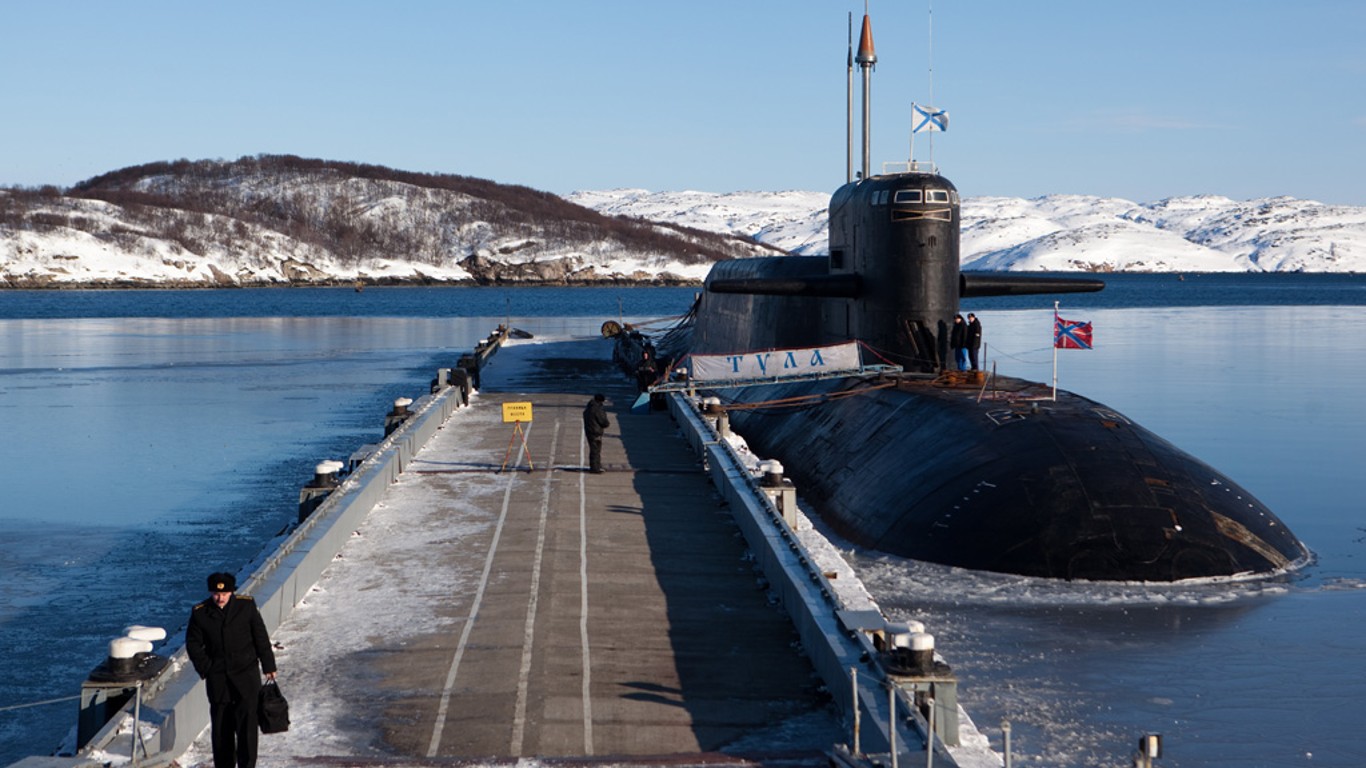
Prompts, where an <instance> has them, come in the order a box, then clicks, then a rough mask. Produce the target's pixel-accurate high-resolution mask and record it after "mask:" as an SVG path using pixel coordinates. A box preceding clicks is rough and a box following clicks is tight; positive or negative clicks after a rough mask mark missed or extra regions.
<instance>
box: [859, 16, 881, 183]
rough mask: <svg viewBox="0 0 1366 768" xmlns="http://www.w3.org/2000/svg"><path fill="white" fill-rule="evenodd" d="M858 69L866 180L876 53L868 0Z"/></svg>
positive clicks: (869, 162)
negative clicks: (859, 74) (861, 100)
mask: <svg viewBox="0 0 1366 768" xmlns="http://www.w3.org/2000/svg"><path fill="white" fill-rule="evenodd" d="M854 61H857V62H858V66H859V69H860V70H862V71H863V176H862V177H861V178H864V179H866V178H868V175H869V167H870V166H871V165H872V160H871V158H870V157H869V152H870V147H869V133H870V132H869V116H870V115H871V113H872V108H871V105H870V98H871V93H872V77H871V72H870V71H871V70H872V68H873V65H875V64H877V53H876V52H874V51H873V22H872V21H871V20H869V18H868V0H863V31H862V32H861V33H860V34H859V38H858V56H856V57H854Z"/></svg>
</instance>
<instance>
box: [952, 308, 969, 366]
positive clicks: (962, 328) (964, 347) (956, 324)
mask: <svg viewBox="0 0 1366 768" xmlns="http://www.w3.org/2000/svg"><path fill="white" fill-rule="evenodd" d="M949 346H950V347H952V348H953V359H954V361H955V362H956V363H957V364H958V370H960V371H966V370H967V369H968V326H967V324H966V323H964V322H963V316H962V315H954V316H953V330H952V331H950V332H949Z"/></svg>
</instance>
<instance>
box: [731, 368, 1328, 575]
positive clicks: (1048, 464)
mask: <svg viewBox="0 0 1366 768" xmlns="http://www.w3.org/2000/svg"><path fill="white" fill-rule="evenodd" d="M999 385H1000V386H1001V387H1003V388H1004V389H1005V390H1008V391H1002V390H998V391H997V395H998V397H1002V398H1004V397H1009V398H1011V399H1009V400H1006V399H991V398H984V399H983V400H982V401H981V402H978V399H977V396H978V393H979V387H978V386H968V385H966V384H964V385H954V384H948V385H946V384H945V383H944V382H943V381H942V380H941V381H932V380H925V379H918V380H894V379H888V380H884V381H883V382H882V383H881V384H875V383H870V382H868V381H863V380H858V379H835V380H827V381H823V382H803V383H800V384H786V385H765V386H757V387H750V388H745V389H737V390H721V391H718V392H717V394H719V395H720V397H721V399H722V401H723V403H726V404H727V407H728V410H729V412H730V419H731V424H732V426H733V427H734V428H735V430H736V431H737V432H738V433H739V434H741V435H743V436H744V437H745V440H746V442H748V443H749V445H750V447H751V448H752V449H753V450H754V451H755V452H756V453H757V454H758V455H761V456H764V457H766V458H768V457H772V458H777V459H779V460H780V461H782V463H783V466H784V468H785V470H786V471H787V474H788V475H789V476H790V477H792V478H793V480H794V481H795V482H796V483H797V487H798V490H799V492H800V493H802V494H803V496H804V497H805V498H807V499H808V500H809V501H810V502H811V503H813V504H814V505H815V506H816V507H817V509H818V510H819V512H820V514H821V516H822V518H823V519H824V520H825V521H826V522H827V523H828V524H830V525H831V526H832V528H834V529H835V530H836V531H837V532H838V533H840V535H842V536H844V537H845V538H847V539H849V540H850V541H852V542H854V543H856V544H859V545H861V546H865V547H869V548H872V549H876V550H880V551H883V552H888V553H891V554H895V555H899V556H903V557H908V558H913V559H917V560H925V561H930V562H936V563H942V564H945V565H952V566H957V567H962V568H971V569H976V570H987V571H998V572H1003V573H1014V574H1021V575H1026V576H1038V577H1048V578H1062V579H1088V580H1123V581H1178V580H1183V579H1193V578H1208V577H1218V576H1235V575H1242V574H1268V573H1275V572H1280V571H1285V570H1289V569H1291V568H1293V567H1296V566H1298V565H1300V564H1302V563H1303V562H1304V561H1305V560H1306V559H1307V557H1308V553H1307V551H1306V550H1305V549H1304V547H1303V545H1302V544H1300V542H1299V540H1298V539H1297V538H1296V537H1295V536H1294V534H1293V533H1291V532H1290V531H1289V529H1287V528H1286V527H1285V525H1284V524H1283V523H1282V522H1281V521H1280V520H1279V519H1278V518H1277V517H1276V516H1275V515H1274V514H1273V513H1272V512H1271V510H1269V509H1267V508H1266V506H1265V505H1263V504H1262V503H1261V502H1259V501H1257V500H1256V499H1255V498H1254V497H1253V496H1252V495H1251V494H1250V493H1248V492H1247V491H1246V490H1245V489H1243V488H1241V487H1239V486H1238V485H1237V484H1236V483H1234V482H1233V481H1232V480H1230V479H1229V478H1227V477H1225V476H1224V475H1222V474H1220V473H1219V472H1218V471H1217V470H1215V469H1213V468H1212V467H1210V466H1209V465H1208V464H1205V463H1204V462H1202V461H1200V460H1198V459H1196V458H1194V457H1193V456H1191V455H1190V454H1188V453H1186V452H1184V451H1182V450H1181V449H1179V448H1177V447H1176V446H1174V445H1172V444H1171V443H1170V442H1168V441H1166V440H1164V439H1162V438H1161V437H1159V436H1157V435H1156V434H1154V433H1152V432H1150V431H1149V430H1147V429H1144V428H1143V427H1142V426H1140V425H1138V424H1136V423H1134V422H1133V421H1131V420H1129V419H1127V418H1125V417H1124V416H1123V415H1121V414H1119V413H1116V412H1115V411H1113V410H1111V409H1109V408H1107V407H1105V406H1104V405H1102V404H1100V403H1097V402H1095V401H1092V400H1089V399H1087V398H1084V397H1081V396H1078V395H1075V394H1072V393H1066V392H1061V391H1060V392H1059V394H1058V400H1057V401H1056V402H1054V401H1048V402H1042V401H1037V400H1035V401H1026V400H1023V399H1021V398H1028V397H1031V396H1042V395H1043V387H1042V386H1041V385H1038V384H1035V383H1033V382H1026V381H1022V380H1019V379H1005V380H1003V381H1001V382H999ZM789 398H802V401H803V402H804V403H805V404H804V405H801V406H798V407H797V408H796V409H794V408H791V407H783V408H773V407H765V406H764V405H763V404H764V403H766V402H774V401H785V402H786V403H791V402H793V401H792V400H790V399H789ZM1036 404H1037V405H1038V407H1037V408H1036V407H1035V405H1036ZM755 406H757V407H755Z"/></svg>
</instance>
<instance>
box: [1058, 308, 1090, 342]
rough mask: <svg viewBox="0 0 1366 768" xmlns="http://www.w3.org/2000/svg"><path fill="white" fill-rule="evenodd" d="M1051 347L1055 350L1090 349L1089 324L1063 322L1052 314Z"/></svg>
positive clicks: (1075, 321)
mask: <svg viewBox="0 0 1366 768" xmlns="http://www.w3.org/2000/svg"><path fill="white" fill-rule="evenodd" d="M1053 346H1054V347H1056V348H1057V349H1090V348H1091V323H1090V322H1085V323H1083V322H1081V321H1080V320H1064V319H1062V318H1061V317H1059V316H1058V313H1056V312H1054V313H1053Z"/></svg>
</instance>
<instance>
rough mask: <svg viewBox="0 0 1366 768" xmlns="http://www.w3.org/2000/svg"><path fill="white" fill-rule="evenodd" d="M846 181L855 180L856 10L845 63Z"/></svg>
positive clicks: (850, 29) (850, 25)
mask: <svg viewBox="0 0 1366 768" xmlns="http://www.w3.org/2000/svg"><path fill="white" fill-rule="evenodd" d="M844 73H845V79H846V80H847V82H846V83H845V86H844V102H845V104H844V115H845V118H846V122H845V126H844V155H845V157H844V183H845V184H848V183H849V182H851V181H853V180H854V12H853V11H850V12H849V57H848V59H847V60H846V62H845V65H844Z"/></svg>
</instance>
